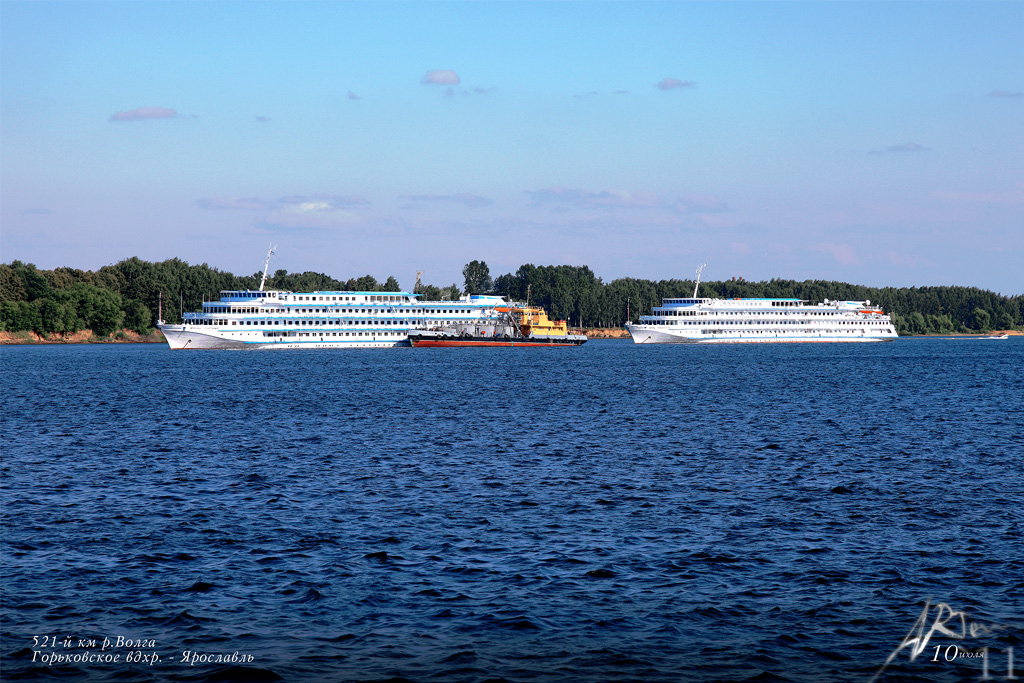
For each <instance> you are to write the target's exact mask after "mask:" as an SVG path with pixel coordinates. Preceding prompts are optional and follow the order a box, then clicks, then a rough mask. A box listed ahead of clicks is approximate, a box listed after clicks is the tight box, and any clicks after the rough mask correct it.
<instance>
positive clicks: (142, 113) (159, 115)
mask: <svg viewBox="0 0 1024 683" xmlns="http://www.w3.org/2000/svg"><path fill="white" fill-rule="evenodd" d="M177 116H178V112H177V111H175V110H174V109H168V108H166V107H139V108H138V109H129V110H128V111H119V112H116V113H114V114H111V115H110V119H109V120H110V121H146V120H149V119H173V118H176V117H177Z"/></svg>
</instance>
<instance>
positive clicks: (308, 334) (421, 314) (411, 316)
mask: <svg viewBox="0 0 1024 683" xmlns="http://www.w3.org/2000/svg"><path fill="white" fill-rule="evenodd" d="M276 249H277V247H276V246H272V247H270V250H269V251H268V252H267V261H266V263H265V264H264V266H263V279H262V280H260V288H259V289H241V290H223V291H221V293H220V301H209V302H204V303H203V309H202V310H201V311H199V312H198V313H185V314H183V316H182V317H183V318H184V320H183V321H182V322H181V324H178V325H171V324H168V323H165V322H164V320H163V310H161V311H160V313H159V315H158V318H159V320H158V321H157V327H158V328H159V329H160V331H161V332H163V334H164V338H166V339H167V344H168V345H169V346H170V347H171V348H172V349H351V348H381V347H390V346H409V345H410V344H409V330H410V329H411V328H424V327H430V326H437V325H451V324H457V323H463V324H465V323H481V324H486V323H487V322H489V321H493V320H497V319H499V318H501V317H502V316H503V315H505V312H506V311H507V310H508V307H507V306H506V305H505V300H504V299H503V298H502V297H500V296H480V295H473V296H464V297H462V298H461V299H459V300H458V301H420V300H419V298H418V297H419V296H420V295H419V294H412V293H410V292H288V291H284V290H279V289H270V290H264V286H265V285H266V284H267V271H268V270H269V269H270V257H271V256H273V255H274V251H275V250H276ZM416 282H417V283H419V274H417V277H416ZM161 309H162V306H161Z"/></svg>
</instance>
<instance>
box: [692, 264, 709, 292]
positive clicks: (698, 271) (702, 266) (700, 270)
mask: <svg viewBox="0 0 1024 683" xmlns="http://www.w3.org/2000/svg"><path fill="white" fill-rule="evenodd" d="M707 265H708V263H707V261H705V262H704V263H702V264H700V268H698V269H697V282H696V283H694V285H693V298H694V299H696V298H697V288H698V287H700V274H701V273H703V272H704V268H705V267H706V266H707Z"/></svg>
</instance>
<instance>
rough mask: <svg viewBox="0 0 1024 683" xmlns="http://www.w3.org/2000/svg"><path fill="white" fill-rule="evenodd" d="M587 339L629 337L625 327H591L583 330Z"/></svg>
mask: <svg viewBox="0 0 1024 683" xmlns="http://www.w3.org/2000/svg"><path fill="white" fill-rule="evenodd" d="M582 332H583V334H585V335H587V339H629V332H628V331H627V330H626V328H625V327H591V328H587V329H584V330H582Z"/></svg>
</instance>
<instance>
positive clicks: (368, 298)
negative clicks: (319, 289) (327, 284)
mask: <svg viewBox="0 0 1024 683" xmlns="http://www.w3.org/2000/svg"><path fill="white" fill-rule="evenodd" d="M281 298H282V299H284V300H285V301H412V299H410V298H409V297H407V296H394V295H390V294H373V295H371V296H364V297H358V296H306V295H304V294H303V295H297V294H293V295H290V296H289V295H285V296H283V297H281Z"/></svg>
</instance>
